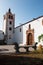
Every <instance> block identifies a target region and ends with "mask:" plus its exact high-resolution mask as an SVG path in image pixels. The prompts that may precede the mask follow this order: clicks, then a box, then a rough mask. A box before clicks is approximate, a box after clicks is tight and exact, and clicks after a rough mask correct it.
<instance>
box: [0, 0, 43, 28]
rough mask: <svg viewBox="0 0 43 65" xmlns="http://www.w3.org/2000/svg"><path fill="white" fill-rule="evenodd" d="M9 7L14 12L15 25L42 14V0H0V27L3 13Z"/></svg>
mask: <svg viewBox="0 0 43 65" xmlns="http://www.w3.org/2000/svg"><path fill="white" fill-rule="evenodd" d="M9 8H11V11H12V13H14V14H15V26H18V25H20V24H23V23H25V22H28V21H29V20H31V19H33V18H36V17H38V16H41V15H43V0H0V29H2V28H3V15H4V14H5V13H6V12H7V11H8V9H9Z"/></svg>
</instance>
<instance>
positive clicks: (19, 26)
mask: <svg viewBox="0 0 43 65" xmlns="http://www.w3.org/2000/svg"><path fill="white" fill-rule="evenodd" d="M41 17H43V15H42V16H39V17H37V18H33V19H32V20H30V21H28V22H26V23H24V24H21V25H19V26H17V27H15V28H18V27H21V26H23V25H25V24H27V23H30V22H32V21H35V20H37V19H39V18H41Z"/></svg>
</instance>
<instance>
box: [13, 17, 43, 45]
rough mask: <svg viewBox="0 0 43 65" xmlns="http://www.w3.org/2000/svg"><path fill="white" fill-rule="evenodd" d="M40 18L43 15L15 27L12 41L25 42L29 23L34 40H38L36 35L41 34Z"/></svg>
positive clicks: (42, 31) (42, 32) (42, 29)
mask: <svg viewBox="0 0 43 65" xmlns="http://www.w3.org/2000/svg"><path fill="white" fill-rule="evenodd" d="M42 19H43V17H41V18H39V19H36V20H34V21H32V22H30V23H27V24H25V25H22V26H20V27H17V28H15V33H14V42H17V43H19V44H21V43H22V44H26V31H27V30H28V28H29V24H31V29H34V41H35V42H38V36H39V35H41V34H43V25H42ZM20 28H21V29H22V30H21V32H20Z"/></svg>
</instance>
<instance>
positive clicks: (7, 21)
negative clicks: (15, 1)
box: [3, 8, 15, 44]
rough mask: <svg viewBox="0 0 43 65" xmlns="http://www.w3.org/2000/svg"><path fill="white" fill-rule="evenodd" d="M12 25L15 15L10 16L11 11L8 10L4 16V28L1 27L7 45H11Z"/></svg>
mask: <svg viewBox="0 0 43 65" xmlns="http://www.w3.org/2000/svg"><path fill="white" fill-rule="evenodd" d="M14 25H15V14H12V12H11V9H10V8H9V10H8V12H6V14H5V15H4V26H3V31H4V35H5V42H6V43H7V44H13V35H14Z"/></svg>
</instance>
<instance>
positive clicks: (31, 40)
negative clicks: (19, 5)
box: [3, 9, 43, 45]
mask: <svg viewBox="0 0 43 65" xmlns="http://www.w3.org/2000/svg"><path fill="white" fill-rule="evenodd" d="M3 23H4V25H3V32H4V39H5V42H6V43H7V44H14V43H18V44H21V45H33V44H35V43H36V42H39V37H40V36H41V35H43V16H39V17H37V18H34V19H33V20H31V21H28V22H27V23H24V24H21V25H20V26H17V27H15V14H13V13H12V12H11V9H9V10H8V12H6V14H5V15H4V20H3ZM41 41H42V42H43V38H42V39H41Z"/></svg>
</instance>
